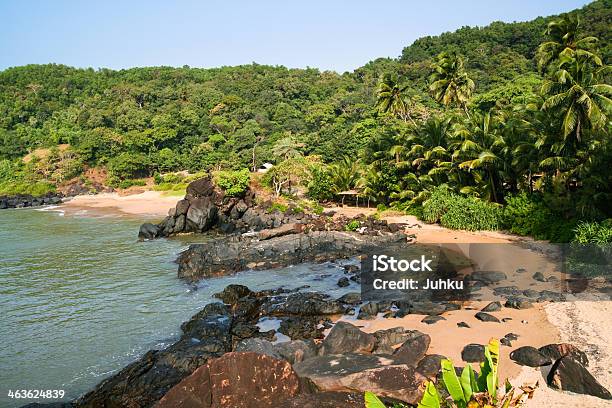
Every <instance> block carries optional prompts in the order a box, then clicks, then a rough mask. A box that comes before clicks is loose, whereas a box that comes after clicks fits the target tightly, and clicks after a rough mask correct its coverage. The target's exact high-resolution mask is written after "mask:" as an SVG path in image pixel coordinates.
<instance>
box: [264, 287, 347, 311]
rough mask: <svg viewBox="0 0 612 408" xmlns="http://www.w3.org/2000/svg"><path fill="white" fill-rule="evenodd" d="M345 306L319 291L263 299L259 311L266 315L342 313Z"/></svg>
mask: <svg viewBox="0 0 612 408" xmlns="http://www.w3.org/2000/svg"><path fill="white" fill-rule="evenodd" d="M345 310H346V309H345V307H344V306H343V305H342V303H340V302H339V301H337V300H334V299H331V298H330V297H329V296H327V295H323V294H321V293H314V292H308V293H300V292H298V293H292V294H290V295H289V296H287V297H286V298H275V297H270V298H267V299H265V300H264V302H263V304H262V305H261V308H260V311H261V314H263V315H268V316H323V315H335V314H342V313H344V311H345Z"/></svg>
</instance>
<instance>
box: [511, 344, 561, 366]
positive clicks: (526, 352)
mask: <svg viewBox="0 0 612 408" xmlns="http://www.w3.org/2000/svg"><path fill="white" fill-rule="evenodd" d="M510 359H511V360H512V361H514V362H516V363H517V364H520V365H523V366H528V367H541V366H545V365H550V364H551V363H552V361H551V359H550V358H548V357H546V356H544V355H543V354H541V353H540V352H539V351H538V349H537V348H535V347H531V346H523V347H519V348H517V349H516V350H514V351H512V352H511V353H510Z"/></svg>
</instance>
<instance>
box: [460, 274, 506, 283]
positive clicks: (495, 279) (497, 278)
mask: <svg viewBox="0 0 612 408" xmlns="http://www.w3.org/2000/svg"><path fill="white" fill-rule="evenodd" d="M469 277H470V279H471V280H475V281H479V282H482V283H484V284H487V285H489V284H493V283H499V282H501V281H503V280H506V279H508V277H507V276H506V274H505V273H503V272H500V271H475V272H472V273H471V275H470V276H469Z"/></svg>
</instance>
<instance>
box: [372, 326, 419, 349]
mask: <svg viewBox="0 0 612 408" xmlns="http://www.w3.org/2000/svg"><path fill="white" fill-rule="evenodd" d="M373 335H374V337H375V338H376V345H375V346H374V351H372V353H376V354H393V352H394V351H395V350H394V348H393V346H395V345H397V344H400V343H403V342H405V341H406V340H408V339H409V338H410V337H411V336H412V335H413V331H411V330H406V329H404V328H403V327H394V328H392V329H386V330H377V331H375V332H374V333H373Z"/></svg>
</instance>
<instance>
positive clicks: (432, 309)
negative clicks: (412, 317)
mask: <svg viewBox="0 0 612 408" xmlns="http://www.w3.org/2000/svg"><path fill="white" fill-rule="evenodd" d="M446 311H447V308H446V305H445V304H444V303H437V302H411V304H410V313H412V314H420V315H430V316H433V315H439V314H442V313H444V312H446Z"/></svg>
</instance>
